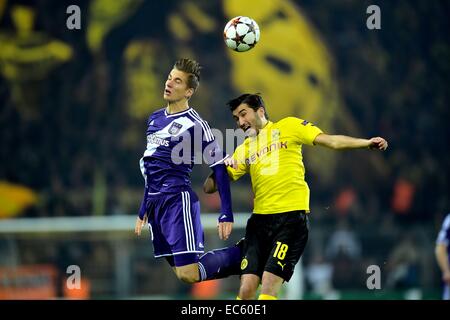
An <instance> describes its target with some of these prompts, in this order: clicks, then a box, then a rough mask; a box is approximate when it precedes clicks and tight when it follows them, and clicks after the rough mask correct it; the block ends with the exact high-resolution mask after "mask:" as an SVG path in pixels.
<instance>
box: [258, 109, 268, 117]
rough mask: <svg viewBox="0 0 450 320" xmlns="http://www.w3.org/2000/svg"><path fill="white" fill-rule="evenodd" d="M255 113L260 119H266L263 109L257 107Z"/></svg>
mask: <svg viewBox="0 0 450 320" xmlns="http://www.w3.org/2000/svg"><path fill="white" fill-rule="evenodd" d="M257 113H258V116H259V117H260V118H262V117H263V116H264V118H266V110H265V109H264V108H263V107H259V108H258V110H257Z"/></svg>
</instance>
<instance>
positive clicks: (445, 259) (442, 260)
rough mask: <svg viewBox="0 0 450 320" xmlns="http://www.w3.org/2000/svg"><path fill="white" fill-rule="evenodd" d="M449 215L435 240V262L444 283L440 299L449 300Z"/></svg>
mask: <svg viewBox="0 0 450 320" xmlns="http://www.w3.org/2000/svg"><path fill="white" fill-rule="evenodd" d="M449 244H450V213H449V214H447V216H446V217H445V219H444V222H443V223H442V228H441V231H440V232H439V234H438V237H437V240H436V249H435V254H436V260H437V263H438V265H439V268H440V269H441V272H442V281H443V282H444V292H443V295H442V299H444V300H450V260H449V257H450V253H449V250H450V246H449Z"/></svg>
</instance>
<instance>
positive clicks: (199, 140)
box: [135, 59, 241, 283]
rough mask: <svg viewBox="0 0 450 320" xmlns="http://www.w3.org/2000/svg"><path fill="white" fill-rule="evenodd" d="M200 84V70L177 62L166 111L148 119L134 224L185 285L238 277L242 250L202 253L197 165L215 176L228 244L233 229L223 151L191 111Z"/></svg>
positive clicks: (169, 81)
mask: <svg viewBox="0 0 450 320" xmlns="http://www.w3.org/2000/svg"><path fill="white" fill-rule="evenodd" d="M199 81H200V65H199V64H198V63H197V62H196V61H194V60H190V59H180V60H178V61H177V62H176V63H175V65H174V67H173V69H172V70H171V71H170V73H169V76H168V78H167V80H166V84H165V89H164V100H165V101H166V102H167V106H166V107H165V108H162V109H159V110H157V111H155V112H154V113H153V114H152V115H151V116H150V117H149V119H148V129H147V148H146V150H145V152H144V155H143V157H142V159H141V161H140V166H141V171H142V174H143V176H144V180H145V192H144V197H143V200H142V204H141V207H140V210H139V216H138V218H137V220H136V227H135V233H136V234H137V235H140V233H141V230H142V228H143V226H144V225H145V224H146V223H147V221H148V223H149V227H150V232H151V235H152V241H153V248H154V254H155V258H161V257H164V258H166V260H167V261H168V262H169V264H170V265H171V266H172V267H173V269H174V271H175V274H176V275H177V277H178V279H180V280H182V281H183V282H186V283H195V282H198V281H203V280H210V279H218V278H223V277H226V276H229V275H231V274H239V272H240V268H239V266H240V262H241V261H240V260H241V254H240V248H239V246H233V247H229V248H223V249H217V250H213V251H210V252H207V253H206V254H203V255H202V253H203V252H204V235H203V228H202V225H201V221H200V204H199V200H198V197H197V195H196V194H195V193H194V191H193V190H192V188H191V181H190V173H191V171H192V167H193V165H194V163H198V161H197V160H198V159H199V158H198V157H197V156H198V155H199V154H200V155H201V157H200V161H201V160H202V159H203V160H204V161H205V162H206V163H207V164H208V165H209V166H210V167H211V169H212V170H213V174H214V176H215V178H216V180H217V185H218V190H219V193H220V199H221V214H220V215H219V219H218V233H219V237H220V238H221V239H224V240H226V239H228V237H229V235H230V233H231V231H232V228H233V213H232V205H231V192H230V183H229V179H228V175H227V170H226V167H225V165H224V164H223V161H224V160H225V159H226V157H227V156H226V154H225V153H224V152H223V151H222V150H221V148H219V146H218V144H217V142H216V140H215V137H214V135H213V134H212V132H211V129H210V127H209V125H208V123H207V122H206V121H204V120H203V119H202V118H201V117H200V116H199V114H198V113H197V112H196V111H195V110H194V109H193V108H191V107H190V106H189V104H188V101H189V99H190V98H191V97H192V95H193V94H194V93H195V91H196V89H197V87H198V85H199Z"/></svg>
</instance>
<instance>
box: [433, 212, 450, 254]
mask: <svg viewBox="0 0 450 320" xmlns="http://www.w3.org/2000/svg"><path fill="white" fill-rule="evenodd" d="M436 243H437V244H445V245H446V246H447V254H448V257H449V259H450V213H449V214H447V216H446V217H445V219H444V222H443V223H442V228H441V230H440V231H439V234H438V236H437V239H436Z"/></svg>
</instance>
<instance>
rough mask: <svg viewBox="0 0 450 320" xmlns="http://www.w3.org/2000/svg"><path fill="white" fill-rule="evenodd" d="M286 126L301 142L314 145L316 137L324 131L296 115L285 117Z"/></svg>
mask: <svg viewBox="0 0 450 320" xmlns="http://www.w3.org/2000/svg"><path fill="white" fill-rule="evenodd" d="M285 121H286V123H285V124H284V125H286V127H287V128H288V130H289V131H290V132H291V134H292V135H293V136H294V137H295V139H296V140H297V141H299V142H300V143H301V144H307V145H310V146H312V145H314V139H316V137H317V136H318V135H319V134H321V133H323V131H322V130H320V129H319V128H318V127H316V126H315V125H314V124H312V123H311V122H309V121H307V120H303V119H299V118H295V117H287V118H285Z"/></svg>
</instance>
